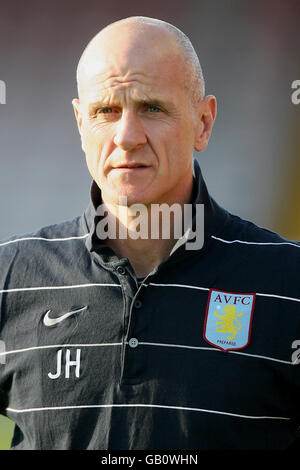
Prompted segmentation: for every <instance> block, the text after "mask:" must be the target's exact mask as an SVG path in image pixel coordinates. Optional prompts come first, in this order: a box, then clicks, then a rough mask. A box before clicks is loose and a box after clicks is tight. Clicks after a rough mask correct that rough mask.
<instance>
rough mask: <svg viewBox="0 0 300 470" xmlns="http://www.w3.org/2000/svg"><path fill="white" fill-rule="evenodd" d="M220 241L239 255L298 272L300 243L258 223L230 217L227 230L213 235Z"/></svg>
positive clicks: (233, 216)
mask: <svg viewBox="0 0 300 470" xmlns="http://www.w3.org/2000/svg"><path fill="white" fill-rule="evenodd" d="M213 238H215V240H216V242H218V243H220V244H222V245H223V246H228V247H231V248H232V253H233V252H234V253H235V254H236V255H237V256H239V255H243V256H245V257H248V259H250V258H253V260H255V261H257V262H258V263H261V264H266V263H268V264H269V266H277V267H280V266H281V267H282V269H283V270H285V271H286V272H288V271H289V272H295V270H298V269H299V263H300V242H299V241H296V240H293V239H291V238H287V237H284V236H282V235H280V234H279V233H277V232H275V231H272V230H270V229H268V228H265V227H262V226H259V225H257V224H255V223H254V222H251V221H249V220H246V219H243V218H241V217H239V216H237V215H233V214H230V217H229V223H228V224H227V225H226V227H225V229H224V230H223V231H222V232H221V233H220V234H218V235H217V236H213Z"/></svg>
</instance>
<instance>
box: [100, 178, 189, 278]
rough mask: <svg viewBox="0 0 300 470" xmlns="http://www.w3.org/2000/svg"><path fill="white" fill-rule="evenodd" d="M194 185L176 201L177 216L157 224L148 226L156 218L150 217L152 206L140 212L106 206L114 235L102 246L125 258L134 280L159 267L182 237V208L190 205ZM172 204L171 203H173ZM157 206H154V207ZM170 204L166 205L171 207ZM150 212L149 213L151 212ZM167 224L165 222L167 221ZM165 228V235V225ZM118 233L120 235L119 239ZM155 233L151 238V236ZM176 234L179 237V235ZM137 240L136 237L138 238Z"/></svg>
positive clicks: (161, 218) (161, 220)
mask: <svg viewBox="0 0 300 470" xmlns="http://www.w3.org/2000/svg"><path fill="white" fill-rule="evenodd" d="M192 192H193V185H191V187H190V190H189V191H188V192H187V193H186V195H185V197H182V198H181V201H180V202H178V201H177V202H176V205H177V208H178V207H179V208H181V213H180V211H179V212H178V214H181V215H179V217H173V216H171V217H168V214H170V213H171V212H170V211H169V212H168V214H167V219H168V220H167V219H164V217H161V216H160V217H159V222H158V223H156V224H154V223H151V222H153V220H156V221H157V220H158V219H157V218H156V219H155V217H154V219H151V218H152V217H153V214H154V212H155V211H154V212H153V207H154V206H153V205H149V206H142V205H141V206H142V211H141V212H138V213H137V212H136V211H135V210H132V206H130V207H127V206H111V205H106V204H104V206H105V207H106V209H107V210H108V213H109V217H111V220H113V222H114V223H115V228H116V231H115V233H116V236H111V235H110V236H109V237H108V238H107V239H106V240H105V244H106V245H108V246H109V247H110V248H112V249H113V250H114V252H115V253H116V255H117V256H118V257H119V258H128V259H129V261H130V263H131V265H132V267H133V269H134V271H135V273H136V276H137V277H145V276H147V275H148V274H149V273H150V272H151V271H153V269H154V268H155V267H156V266H158V265H159V264H160V263H162V261H164V260H165V259H166V258H168V256H169V255H170V252H171V250H172V248H173V247H174V245H175V243H176V242H177V240H178V238H179V237H180V236H181V235H183V214H184V211H183V208H184V204H188V203H191V202H192ZM173 204H174V203H173ZM156 206H157V205H156ZM171 206H172V204H170V203H169V204H167V205H166V207H168V208H170V207H171ZM151 211H152V212H151ZM166 221H167V222H166ZM168 222H169V227H167V229H169V230H167V231H166V232H167V236H166V232H165V229H166V223H168ZM120 233H122V234H121V236H120ZM153 234H154V235H153ZM178 234H180V235H179V236H178ZM137 237H138V238H137Z"/></svg>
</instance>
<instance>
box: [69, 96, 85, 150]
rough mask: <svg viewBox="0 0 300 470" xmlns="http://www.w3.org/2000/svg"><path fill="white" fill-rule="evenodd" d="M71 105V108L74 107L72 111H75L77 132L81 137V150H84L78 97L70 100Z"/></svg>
mask: <svg viewBox="0 0 300 470" xmlns="http://www.w3.org/2000/svg"><path fill="white" fill-rule="evenodd" d="M72 105H73V109H74V113H75V118H76V122H77V127H78V131H79V134H80V137H81V147H82V150H83V152H85V150H84V145H83V138H82V113H81V110H80V101H79V99H78V98H74V99H73V100H72Z"/></svg>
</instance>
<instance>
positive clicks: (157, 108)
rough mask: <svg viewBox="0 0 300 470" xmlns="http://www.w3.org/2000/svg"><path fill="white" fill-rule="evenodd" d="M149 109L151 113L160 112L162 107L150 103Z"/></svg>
mask: <svg viewBox="0 0 300 470" xmlns="http://www.w3.org/2000/svg"><path fill="white" fill-rule="evenodd" d="M148 110H149V111H150V113H159V112H160V108H159V107H158V106H155V105H154V104H150V105H149V106H148Z"/></svg>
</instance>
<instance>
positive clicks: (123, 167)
mask: <svg viewBox="0 0 300 470" xmlns="http://www.w3.org/2000/svg"><path fill="white" fill-rule="evenodd" d="M113 168H114V169H116V170H137V169H142V168H149V166H148V165H145V164H144V163H134V162H131V163H119V164H118V165H115V166H114V167H113Z"/></svg>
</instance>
